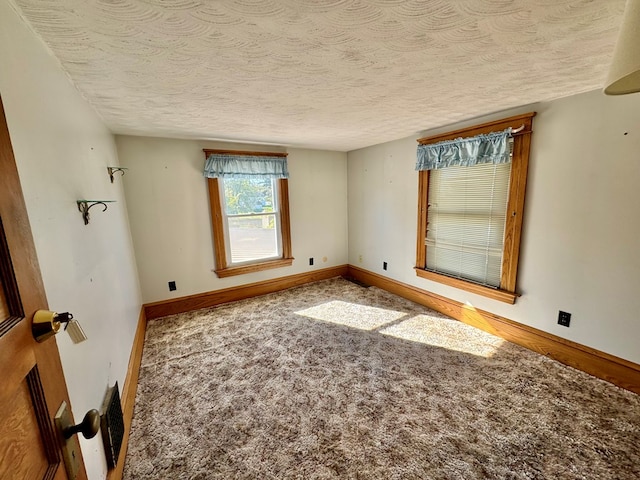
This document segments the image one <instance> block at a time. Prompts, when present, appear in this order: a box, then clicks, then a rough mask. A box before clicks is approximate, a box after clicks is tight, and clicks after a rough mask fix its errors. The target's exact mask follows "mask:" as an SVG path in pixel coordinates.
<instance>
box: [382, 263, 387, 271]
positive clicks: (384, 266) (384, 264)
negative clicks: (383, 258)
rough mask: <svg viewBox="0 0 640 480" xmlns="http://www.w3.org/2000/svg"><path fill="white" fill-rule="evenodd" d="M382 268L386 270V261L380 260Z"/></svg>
mask: <svg viewBox="0 0 640 480" xmlns="http://www.w3.org/2000/svg"><path fill="white" fill-rule="evenodd" d="M382 269H383V270H386V269H387V262H382Z"/></svg>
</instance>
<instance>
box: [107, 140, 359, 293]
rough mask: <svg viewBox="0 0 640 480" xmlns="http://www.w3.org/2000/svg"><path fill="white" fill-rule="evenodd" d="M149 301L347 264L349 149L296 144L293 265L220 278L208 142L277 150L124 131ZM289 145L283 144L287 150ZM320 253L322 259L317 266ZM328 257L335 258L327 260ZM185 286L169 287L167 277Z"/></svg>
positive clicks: (121, 146)
mask: <svg viewBox="0 0 640 480" xmlns="http://www.w3.org/2000/svg"><path fill="white" fill-rule="evenodd" d="M116 143H117V146H118V155H119V157H120V161H121V162H122V165H123V166H126V167H128V168H129V171H128V172H127V174H126V176H125V178H124V185H125V193H126V196H127V203H128V209H129V219H130V223H131V232H132V235H133V242H134V245H135V250H136V258H137V262H138V272H139V274H140V284H141V286H142V295H143V299H144V301H145V302H153V301H158V300H164V299H169V298H175V297H180V296H185V295H191V294H196V293H202V292H209V291H213V290H219V289H221V288H227V287H231V286H236V285H243V284H247V283H253V282H258V281H261V280H266V279H271V278H276V277H283V276H286V275H293V274H296V273H302V272H308V271H312V270H318V269H321V268H327V267H331V266H336V265H343V264H346V263H347V155H346V154H345V153H339V152H327V151H318V150H301V149H288V150H287V151H288V153H289V156H288V164H289V174H290V179H289V203H290V210H291V243H292V249H293V256H294V257H295V260H294V262H293V265H292V266H291V267H284V268H277V269H273V270H265V271H262V272H257V273H253V274H248V275H239V276H234V277H228V278H224V279H220V278H218V277H217V276H216V275H215V273H213V271H212V270H213V269H214V267H215V262H214V254H213V240H212V233H211V217H210V212H209V197H208V193H207V192H208V190H207V181H206V179H205V178H204V177H203V175H202V171H203V168H204V161H205V158H204V153H203V152H202V149H203V148H228V149H236V150H250V151H256V150H260V151H277V150H276V149H274V148H273V147H268V146H257V145H241V144H230V143H227V144H225V143H220V142H207V141H193V140H171V139H163V138H151V137H132V136H117V137H116ZM280 151H282V150H280ZM309 257H314V260H315V261H314V266H309ZM324 257H326V258H327V260H326V261H323V258H324ZM171 280H173V281H175V282H176V285H177V287H178V288H177V290H176V291H174V292H169V289H168V286H167V282H169V281H171Z"/></svg>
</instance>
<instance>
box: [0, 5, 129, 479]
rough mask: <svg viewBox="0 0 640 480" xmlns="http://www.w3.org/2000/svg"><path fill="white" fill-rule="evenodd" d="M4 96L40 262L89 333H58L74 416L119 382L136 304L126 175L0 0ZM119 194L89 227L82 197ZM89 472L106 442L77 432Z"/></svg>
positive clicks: (103, 132)
mask: <svg viewBox="0 0 640 480" xmlns="http://www.w3.org/2000/svg"><path fill="white" fill-rule="evenodd" d="M0 95H2V101H3V103H4V107H5V113H6V116H7V122H8V125H9V133H10V135H11V141H12V145H13V150H14V154H15V158H16V163H17V166H18V171H19V174H20V179H21V183H22V188H23V191H24V197H25V201H26V205H27V211H28V214H29V219H30V223H31V228H32V231H33V236H34V240H35V246H36V251H37V254H38V260H39V262H40V269H41V271H42V277H43V280H44V286H45V290H46V294H47V298H48V301H49V306H50V308H51V309H52V310H55V311H59V312H61V311H67V310H68V311H70V312H72V313H73V314H74V315H75V317H76V318H77V319H78V320H79V321H80V324H81V325H82V327H83V329H84V331H85V333H86V334H87V336H88V337H89V339H88V340H87V341H86V342H84V343H81V344H78V345H74V344H72V343H71V341H70V339H69V337H68V335H66V334H64V333H62V334H59V335H58V336H57V341H58V346H59V349H60V357H61V360H62V365H63V368H64V372H65V377H66V380H67V387H68V389H69V395H70V399H71V403H72V406H73V411H74V415H75V418H76V420H78V421H79V420H81V419H82V417H83V415H84V413H85V412H86V411H87V410H89V409H91V408H98V409H100V407H101V406H102V401H103V398H104V395H105V392H106V389H107V387H108V386H111V385H113V383H114V382H115V381H118V382H119V385H120V388H121V389H122V386H123V382H124V379H125V376H126V371H127V365H128V361H129V354H130V352H131V346H132V343H133V337H134V333H135V328H136V324H137V320H138V315H139V312H140V305H141V296H140V288H139V285H138V281H137V273H136V266H135V259H134V254H133V248H132V243H131V235H130V232H129V227H128V223H127V213H126V205H125V199H124V194H123V190H122V180H120V179H118V180H117V181H116V183H115V184H113V185H112V184H111V183H110V182H109V177H108V175H107V171H106V167H107V166H108V165H117V164H118V157H117V154H116V147H115V143H114V139H113V136H112V135H111V134H110V133H109V131H108V130H107V129H106V128H105V126H104V125H103V124H102V122H101V121H100V119H99V118H98V117H97V115H96V114H95V113H94V112H93V110H92V109H91V108H90V107H89V106H88V105H87V103H86V102H85V101H84V100H83V99H82V98H81V97H80V95H79V94H78V92H77V91H76V90H75V89H74V87H73V86H72V85H71V83H70V82H69V80H68V79H67V77H66V75H65V74H64V73H63V72H62V70H61V69H60V68H59V65H58V63H57V61H56V60H54V59H53V58H52V57H51V56H49V54H48V52H47V50H46V49H45V47H44V46H43V44H42V43H41V41H40V40H39V39H38V38H37V37H36V36H35V35H34V34H33V33H32V32H31V30H29V29H28V28H27V27H26V26H25V24H24V23H23V22H22V21H21V20H20V18H19V17H18V16H17V15H16V13H15V12H14V11H13V10H12V8H11V7H9V6H8V4H7V2H0ZM80 198H97V199H111V200H117V202H118V203H115V204H112V205H111V206H110V207H109V210H108V211H107V212H105V213H101V212H100V209H99V208H94V209H92V210H91V223H90V224H89V225H88V226H85V225H84V223H83V221H82V217H81V215H80V212H79V211H78V209H77V206H76V203H75V202H76V200H77V199H80ZM80 443H81V447H82V451H83V455H84V459H85V464H86V467H87V473H88V475H89V479H101V478H104V477H105V475H106V471H107V467H106V462H105V459H104V450H103V446H102V440H101V439H100V436H99V435H98V436H97V437H95V438H94V439H92V440H85V439H84V438H83V437H81V436H80Z"/></svg>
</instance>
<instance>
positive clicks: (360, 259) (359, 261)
mask: <svg viewBox="0 0 640 480" xmlns="http://www.w3.org/2000/svg"><path fill="white" fill-rule="evenodd" d="M358 263H362V255H358Z"/></svg>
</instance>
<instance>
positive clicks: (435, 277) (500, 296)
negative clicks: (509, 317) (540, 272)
mask: <svg viewBox="0 0 640 480" xmlns="http://www.w3.org/2000/svg"><path fill="white" fill-rule="evenodd" d="M414 269H415V271H416V275H418V276H419V277H421V278H426V279H427V280H432V281H434V282H438V283H443V284H445V285H449V286H450V287H455V288H459V289H461V290H466V291H467V292H471V293H475V294H477V295H482V296H483V297H488V298H491V299H493V300H498V301H500V302H504V303H508V304H510V305H513V304H514V303H516V298H518V297H519V295H518V294H517V293H512V292H507V291H505V290H498V289H494V288H489V287H484V286H482V285H478V284H475V283H471V282H465V281H464V280H460V279H458V278H452V277H447V276H446V275H440V274H439V273H434V272H429V271H427V270H424V269H422V268H419V267H415V268H414Z"/></svg>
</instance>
